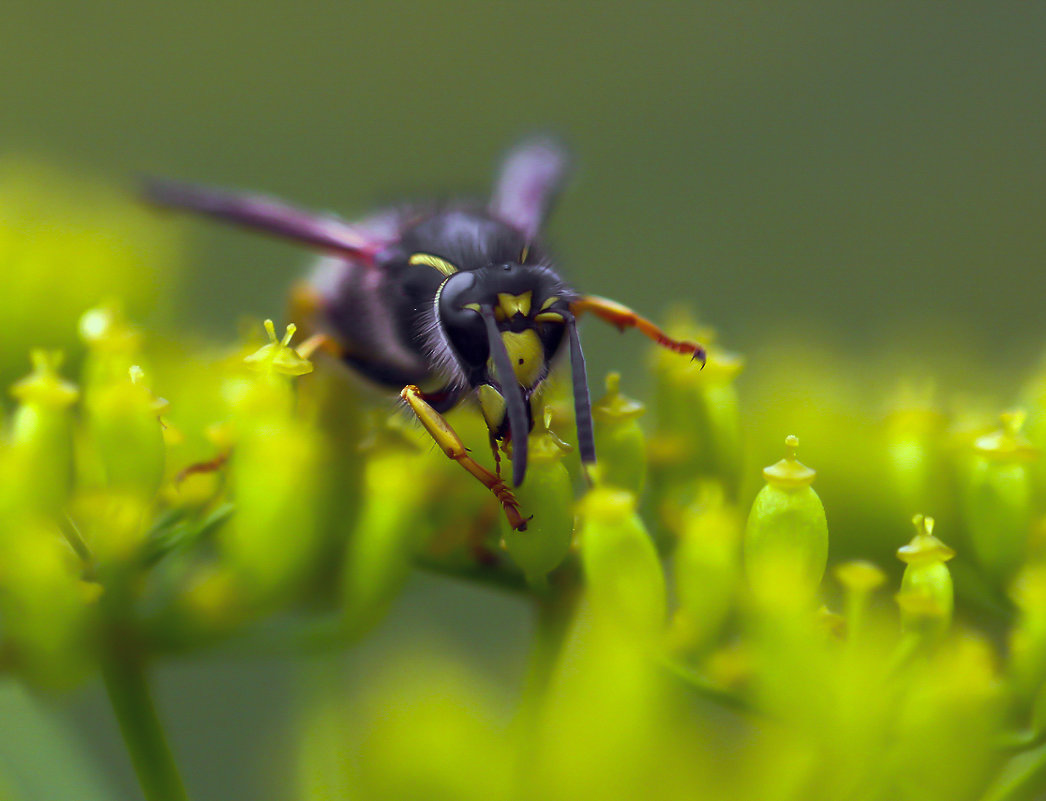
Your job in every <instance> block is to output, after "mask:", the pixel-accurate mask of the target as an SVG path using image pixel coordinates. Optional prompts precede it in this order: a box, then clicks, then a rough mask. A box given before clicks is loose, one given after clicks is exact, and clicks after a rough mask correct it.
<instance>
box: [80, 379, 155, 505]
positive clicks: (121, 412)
mask: <svg viewBox="0 0 1046 801" xmlns="http://www.w3.org/2000/svg"><path fill="white" fill-rule="evenodd" d="M142 379H143V375H142V371H141V368H139V367H137V366H132V367H131V368H130V370H129V374H125V375H124V376H123V377H122V378H114V379H113V380H111V381H106V382H105V383H102V384H96V385H95V386H93V387H92V388H91V389H90V390H89V391H88V392H87V394H86V397H85V398H84V405H85V406H86V408H87V430H88V434H89V436H90V439H91V442H92V444H93V445H94V448H95V450H96V453H97V455H98V457H99V461H100V462H101V465H102V470H103V473H104V478H105V483H106V486H107V487H108V488H109V489H111V490H115V491H117V492H121V493H126V494H127V495H129V496H134V497H137V498H139V499H141V500H143V501H145V500H148V499H151V498H152V497H153V496H154V495H155V494H156V491H157V490H158V489H159V487H160V483H161V481H162V480H163V470H164V462H165V459H166V450H165V444H164V439H163V425H162V423H161V422H160V416H159V415H160V412H161V411H162V410H163V409H164V407H165V406H166V403H165V402H164V401H162V400H160V399H158V398H156V396H154V395H153V394H152V393H151V392H150V391H149V390H148V389H147V388H146V386H145V384H144V382H143V380H142Z"/></svg>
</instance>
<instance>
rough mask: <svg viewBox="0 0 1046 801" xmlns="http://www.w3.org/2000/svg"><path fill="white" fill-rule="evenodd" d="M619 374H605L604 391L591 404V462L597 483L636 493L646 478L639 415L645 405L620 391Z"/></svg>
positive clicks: (644, 408)
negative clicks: (593, 446)
mask: <svg viewBox="0 0 1046 801" xmlns="http://www.w3.org/2000/svg"><path fill="white" fill-rule="evenodd" d="M620 386H621V374H620V373H608V374H607V394H606V395H604V396H603V397H602V398H601V399H600V400H598V401H596V403H594V404H593V405H592V418H593V420H594V422H595V436H596V453H597V454H598V455H599V461H597V462H596V464H595V465H593V466H592V469H591V472H592V477H593V479H594V480H595V481H596V483H597V484H601V485H604V486H611V487H620V488H621V489H624V490H628V491H629V492H633V493H635V494H636V495H640V494H641V493H642V491H643V483H644V481H645V480H646V437H645V436H644V434H643V429H642V428H640V426H639V418H640V417H641V416H642V415H643V413H644V412H645V411H646V407H645V406H644V405H643V404H642V403H640V402H639V401H636V400H632V399H631V398H628V397H626V396H624V395H622V394H621V392H620Z"/></svg>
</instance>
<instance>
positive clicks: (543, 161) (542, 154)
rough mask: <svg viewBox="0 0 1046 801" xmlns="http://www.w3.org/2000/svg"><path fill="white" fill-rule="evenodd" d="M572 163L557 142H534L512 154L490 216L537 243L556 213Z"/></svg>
mask: <svg viewBox="0 0 1046 801" xmlns="http://www.w3.org/2000/svg"><path fill="white" fill-rule="evenodd" d="M568 166H569V159H568V158H567V153H566V150H565V149H564V148H563V146H562V145H561V144H560V143H559V142H557V141H556V140H554V139H549V138H540V139H531V140H528V141H526V142H524V143H523V144H521V145H519V146H518V147H516V148H515V149H514V150H512V151H511V152H510V153H509V154H508V157H507V158H506V159H505V162H504V163H503V164H502V166H501V172H500V173H499V175H498V180H497V183H495V185H494V194H493V196H492V197H491V199H490V213H491V214H493V215H494V216H495V217H497V218H498V219H500V220H502V221H504V222H506V223H508V224H509V225H511V226H513V227H514V228H517V229H518V230H519V231H520V232H522V233H523V235H524V236H526V238H527V240H528V241H529V240H531V239H534V238H535V237H536V236H537V234H538V232H539V231H540V230H541V226H542V224H543V223H544V221H545V218H546V217H547V216H548V213H549V212H550V211H551V209H552V204H553V202H554V201H555V199H556V195H558V194H559V190H560V188H561V187H562V185H563V182H564V179H565V178H566V174H567V171H568Z"/></svg>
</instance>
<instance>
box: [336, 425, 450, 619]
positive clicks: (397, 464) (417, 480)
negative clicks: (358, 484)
mask: <svg viewBox="0 0 1046 801" xmlns="http://www.w3.org/2000/svg"><path fill="white" fill-rule="evenodd" d="M382 418H383V419H381V420H380V422H378V423H377V427H376V429H375V431H374V432H373V435H372V436H371V437H370V438H369V439H368V441H367V442H366V444H365V446H364V452H365V453H366V454H367V456H368V458H367V460H366V465H365V467H364V486H363V505H362V509H361V510H360V513H359V516H358V518H357V520H356V525H355V527H354V528H353V530H352V533H351V535H350V536H349V539H348V543H347V549H346V552H345V568H344V571H343V573H342V601H343V604H344V609H345V616H346V625H347V627H348V628H349V629H350V630H351V631H352V632H353V633H361V632H363V631H365V630H366V629H368V628H370V626H372V625H373V624H374V623H376V622H377V621H378V620H380V619H381V617H382V616H383V615H384V613H385V612H386V610H387V609H388V607H389V605H390V604H391V602H392V600H393V599H394V598H395V597H396V595H397V593H398V592H399V591H400V589H401V588H402V586H403V583H404V582H405V581H406V579H407V575H408V574H409V572H410V568H411V565H412V564H413V560H414V557H415V555H416V553H417V551H418V548H419V547H420V546H421V545H422V543H424V542H425V541H426V540H427V539H428V537H429V535H430V534H431V525H430V524H429V517H430V515H429V514H428V511H427V509H426V501H427V500H428V496H429V494H430V493H431V491H432V482H431V478H432V474H431V468H432V467H433V466H434V464H435V460H433V459H432V458H431V456H432V454H431V453H429V452H428V451H427V450H422V449H419V448H418V446H417V445H416V444H415V443H414V441H413V440H411V439H410V438H409V437H407V436H406V432H405V431H404V430H403V429H402V418H400V417H399V416H397V417H393V418H388V417H387V416H386V415H382ZM357 458H358V457H357Z"/></svg>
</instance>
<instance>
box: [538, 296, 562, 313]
mask: <svg viewBox="0 0 1046 801" xmlns="http://www.w3.org/2000/svg"><path fill="white" fill-rule="evenodd" d="M557 300H559V298H557V297H556V296H555V295H553V296H552V297H550V298H545V302H544V303H542V304H541V308H540V309H538V311H539V312H543V311H544V310H545V309H547V308H548V307H549V306H551V305H552V304H553V303H555V302H556V301H557Z"/></svg>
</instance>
